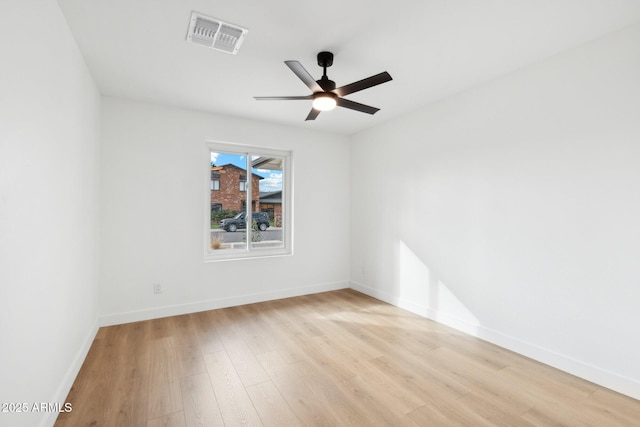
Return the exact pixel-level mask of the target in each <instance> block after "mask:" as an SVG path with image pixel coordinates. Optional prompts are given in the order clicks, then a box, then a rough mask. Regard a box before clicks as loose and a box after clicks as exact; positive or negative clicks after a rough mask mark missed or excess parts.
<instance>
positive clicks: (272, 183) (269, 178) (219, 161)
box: [211, 152, 282, 192]
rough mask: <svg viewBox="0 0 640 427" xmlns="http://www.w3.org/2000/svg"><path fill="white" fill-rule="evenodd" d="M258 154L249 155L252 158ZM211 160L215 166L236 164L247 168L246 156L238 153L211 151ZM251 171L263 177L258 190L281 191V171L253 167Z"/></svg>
mask: <svg viewBox="0 0 640 427" xmlns="http://www.w3.org/2000/svg"><path fill="white" fill-rule="evenodd" d="M258 157H260V156H251V158H252V159H256V158H258ZM211 162H212V163H214V164H215V165H216V166H222V165H228V164H229V163H231V164H232V165H236V166H238V167H240V168H242V169H246V168H247V160H246V156H244V155H240V154H230V153H214V152H212V153H211ZM252 172H253V173H255V174H257V175H260V176H261V177H263V178H264V179H261V180H260V191H264V192H267V191H281V190H282V171H281V170H268V169H253V170H252Z"/></svg>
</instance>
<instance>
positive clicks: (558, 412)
mask: <svg viewBox="0 0 640 427" xmlns="http://www.w3.org/2000/svg"><path fill="white" fill-rule="evenodd" d="M67 402H70V403H72V405H73V410H72V412H69V413H62V414H60V416H59V418H58V420H57V422H56V426H59V427H62V426H89V425H91V426H94V425H95V426H127V427H129V426H217V425H220V426H221V425H226V426H236V425H243V426H244V425H265V426H278V427H282V426H285V427H290V426H342V425H361V426H379V425H380V426H382V425H384V426H413V427H415V426H448V425H458V426H496V425H497V426H509V427H513V426H597V427H603V426H607V427H608V426H625V427H627V426H634V425H636V426H637V425H640V401H638V400H635V399H632V398H629V397H626V396H623V395H620V394H618V393H615V392H613V391H610V390H607V389H605V388H602V387H599V386H597V385H595V384H592V383H590V382H587V381H584V380H581V379H579V378H576V377H574V376H571V375H569V374H566V373H563V372H561V371H558V370H556V369H553V368H550V367H548V366H546V365H543V364H540V363H538V362H535V361H533V360H531V359H528V358H525V357H522V356H519V355H517V354H514V353H512V352H510V351H507V350H504V349H502V348H499V347H496V346H494V345H491V344H488V343H486V342H483V341H481V340H479V339H476V338H473V337H470V336H467V335H465V334H462V333H460V332H457V331H455V330H453V329H450V328H447V327H445V326H442V325H439V324H437V323H435V322H432V321H429V320H427V319H424V318H421V317H419V316H416V315H413V314H411V313H408V312H406V311H403V310H400V309H398V308H396V307H393V306H391V305H388V304H385V303H382V302H380V301H378V300H375V299H373V298H370V297H368V296H365V295H362V294H360V293H358V292H355V291H352V290H341V291H335V292H327V293H322V294H316V295H309V296H304V297H297V298H290V299H284V300H278V301H271V302H265V303H260V304H251V305H245V306H240V307H233V308H225V309H220V310H213V311H207V312H202V313H195V314H189V315H184V316H175V317H169V318H164V319H156V320H150V321H146V322H137V323H130V324H126V325H118V326H111V327H107V328H101V329H100V331H99V332H98V335H97V337H96V339H95V341H94V343H93V345H92V347H91V350H90V351H89V354H88V356H87V359H86V360H85V362H84V365H83V367H82V369H81V371H80V373H79V375H78V377H77V379H76V380H75V383H74V385H73V388H72V389H71V392H70V393H69V396H68V398H67Z"/></svg>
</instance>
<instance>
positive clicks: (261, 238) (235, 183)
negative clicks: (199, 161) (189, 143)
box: [205, 142, 292, 261]
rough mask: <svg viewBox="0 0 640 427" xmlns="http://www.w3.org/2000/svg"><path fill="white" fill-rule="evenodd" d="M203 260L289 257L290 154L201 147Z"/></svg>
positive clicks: (215, 145) (229, 146)
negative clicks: (207, 182)
mask: <svg viewBox="0 0 640 427" xmlns="http://www.w3.org/2000/svg"><path fill="white" fill-rule="evenodd" d="M206 147H207V152H206V153H207V154H206V155H207V171H206V173H207V180H210V181H211V185H210V188H209V190H208V191H207V197H206V224H205V260H210V261H214V260H225V259H238V258H247V257H258V256H276V255H288V254H291V253H292V218H291V212H292V204H291V188H292V185H291V179H292V175H291V153H290V152H288V151H282V150H271V149H265V148H259V147H249V146H243V145H235V144H228V143H214V142H212V143H207V144H206Z"/></svg>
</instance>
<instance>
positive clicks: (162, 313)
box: [99, 282, 349, 326]
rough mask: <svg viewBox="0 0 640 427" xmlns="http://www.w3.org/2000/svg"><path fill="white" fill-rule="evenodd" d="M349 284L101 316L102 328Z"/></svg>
mask: <svg viewBox="0 0 640 427" xmlns="http://www.w3.org/2000/svg"><path fill="white" fill-rule="evenodd" d="M348 287H349V284H348V283H347V282H332V283H322V284H317V285H311V286H303V287H299V288H290V289H281V290H277V291H271V292H260V293H256V294H249V295H239V296H234V297H227V298H216V299H212V300H207V301H198V302H192V303H186V304H176V305H170V306H164V307H155V308H150V309H146V310H137V311H129V312H124V313H115V314H108V315H105V316H101V317H100V320H99V323H100V326H111V325H120V324H123V323H131V322H139V321H141V320H150V319H158V318H161V317H169V316H178V315H181V314H189V313H197V312H199V311H207V310H215V309H218V308H225V307H233V306H237V305H243V304H253V303H257V302H264V301H271V300H276V299H282V298H291V297H297V296H301V295H310V294H317V293H320V292H328V291H335V290H338V289H345V288H348Z"/></svg>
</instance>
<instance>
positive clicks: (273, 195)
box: [260, 191, 282, 203]
mask: <svg viewBox="0 0 640 427" xmlns="http://www.w3.org/2000/svg"><path fill="white" fill-rule="evenodd" d="M260 203H282V191H261V192H260Z"/></svg>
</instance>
